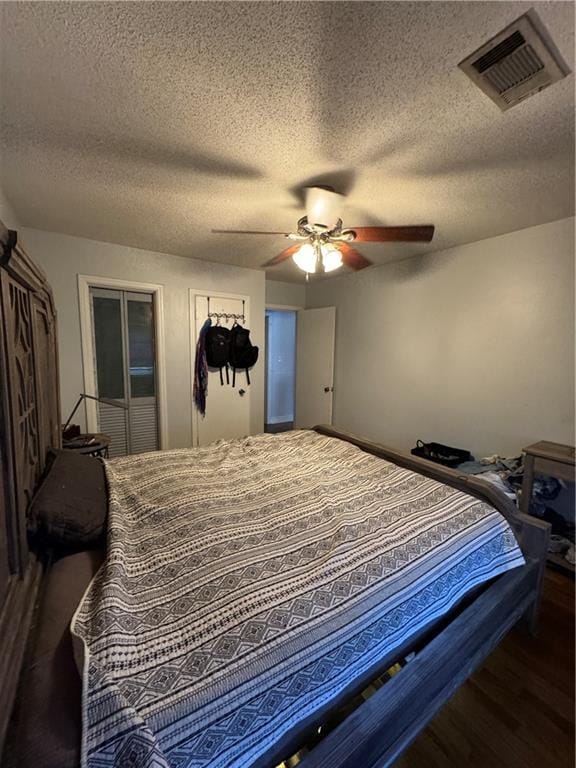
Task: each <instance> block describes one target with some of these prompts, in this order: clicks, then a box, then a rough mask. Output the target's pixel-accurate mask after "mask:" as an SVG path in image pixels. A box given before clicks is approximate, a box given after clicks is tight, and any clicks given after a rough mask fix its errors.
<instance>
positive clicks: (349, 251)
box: [334, 243, 372, 271]
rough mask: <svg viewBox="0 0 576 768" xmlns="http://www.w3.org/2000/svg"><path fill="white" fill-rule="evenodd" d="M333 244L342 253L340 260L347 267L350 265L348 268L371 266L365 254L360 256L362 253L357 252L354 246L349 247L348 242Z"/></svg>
mask: <svg viewBox="0 0 576 768" xmlns="http://www.w3.org/2000/svg"><path fill="white" fill-rule="evenodd" d="M334 245H336V247H337V248H338V250H339V251H340V253H341V254H342V261H343V262H344V264H346V266H347V267H350V269H354V270H356V271H358V270H359V269H364V268H365V267H371V266H372V262H371V261H370V259H367V258H366V256H362V254H361V253H358V251H357V250H356V249H355V248H351V247H350V246H349V245H348V243H338V244H336V243H334Z"/></svg>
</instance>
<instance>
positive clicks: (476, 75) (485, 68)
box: [458, 9, 570, 110]
mask: <svg viewBox="0 0 576 768" xmlns="http://www.w3.org/2000/svg"><path fill="white" fill-rule="evenodd" d="M458 66H459V67H460V69H462V70H463V71H464V72H465V73H466V74H467V75H468V77H469V78H470V79H471V80H473V81H474V82H475V83H476V85H477V86H478V87H479V88H480V89H481V90H482V91H484V93H485V94H486V95H487V96H489V97H490V98H491V99H492V101H493V102H495V103H496V104H498V106H499V107H500V109H501V110H506V109H510V107H513V106H514V105H515V104H518V103H519V102H520V101H522V100H523V99H526V98H528V96H532V95H533V94H535V93H538V91H541V90H542V89H543V88H546V87H547V86H549V85H552V83H556V82H557V81H558V80H562V78H564V77H566V75H567V74H569V73H570V69H569V67H568V66H567V64H566V62H565V61H564V59H563V58H562V56H561V54H560V51H559V50H558V49H557V47H556V45H555V44H554V42H553V41H552V39H551V37H550V35H549V34H548V32H547V31H546V29H545V28H544V25H543V24H542V22H541V21H540V19H539V18H538V16H537V15H536V13H535V11H534V9H530V10H529V11H528V13H525V14H524V15H523V16H520V18H519V19H516V21H514V22H512V24H510V25H509V26H508V27H506V29H503V30H502V32H500V33H499V34H498V35H496V36H495V37H493V38H492V39H491V40H489V41H488V42H487V43H485V44H484V45H482V46H481V47H480V48H478V50H476V51H474V53H472V54H471V55H470V56H468V57H467V58H465V59H464V61H461V62H460V64H458Z"/></svg>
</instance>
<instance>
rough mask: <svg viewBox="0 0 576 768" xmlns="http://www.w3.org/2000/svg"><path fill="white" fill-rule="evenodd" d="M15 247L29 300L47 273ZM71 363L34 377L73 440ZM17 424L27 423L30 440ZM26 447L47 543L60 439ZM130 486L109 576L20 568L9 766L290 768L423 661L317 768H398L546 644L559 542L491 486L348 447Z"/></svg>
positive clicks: (361, 444) (209, 466) (192, 465)
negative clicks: (506, 655) (488, 662)
mask: <svg viewBox="0 0 576 768" xmlns="http://www.w3.org/2000/svg"><path fill="white" fill-rule="evenodd" d="M1 234H2V237H3V240H2V242H3V244H4V257H3V267H2V269H1V270H0V273H1V274H0V279H1V280H2V281H4V280H6V279H7V278H6V275H8V276H9V277H10V279H12V280H13V279H15V278H14V275H16V274H17V273H18V270H17V268H16V267H15V265H17V264H18V262H19V261H21V260H23V259H24V258H25V254H23V252H22V250H21V249H19V248H18V246H17V241H16V238H15V236H14V235H13V234H12V235H10V234H9V233H7V232H6V231H3V232H2V233H1ZM27 262H29V260H27ZM8 269H9V270H10V272H8ZM37 274H38V275H40V273H38V272H37ZM3 287H4V286H3ZM22 290H23V295H24V296H25V299H24V302H25V303H26V301H27V302H28V304H29V305H32V303H33V302H34V301H35V294H36V293H39V292H42V293H43V295H47V296H49V295H50V293H49V287H48V286H47V284H46V281H45V280H44V279H43V278H41V277H38V278H37V280H36V283H34V284H32V283H30V282H29V283H28V285H27V287H26V289H25V291H26V292H25V293H24V289H22ZM26 297H27V298H26ZM46 306H47V307H48V308H49V310H50V317H51V328H52V329H53V327H54V326H53V323H54V318H55V316H54V312H53V307H52V304H51V302H47V304H46ZM2 309H3V318H2V319H3V327H4V329H6V328H7V327H9V326H10V322H11V318H10V315H9V312H10V305H9V304H6V303H5V304H3V305H2ZM4 335H5V330H4ZM30 338H31V339H32V342H34V336H33V335H32V334H31V337H30ZM48 341H49V344H50V346H49V347H48V348H49V350H51V352H50V354H49V355H48V354H46V344H45V348H44V351H43V352H42V354H40V352H39V351H38V352H37V351H36V347H35V346H34V343H31V345H30V349H29V353H28V354H29V360H30V371H32V373H31V374H30V377H31V378H30V381H31V382H32V384H34V382H35V381H38V376H39V375H40V373H37V374H36V379H34V373H33V372H34V366H36V367H37V369H38V371H40V370H41V371H42V374H41V375H42V376H44V379H43V381H44V387H43V388H42V390H41V388H40V387H39V386H38V385H37V384H35V385H34V386H32V387H31V388H30V393H31V394H30V398H29V403H30V402H31V403H32V406H33V407H32V410H31V411H30V407H29V408H28V411H29V412H31V413H32V414H33V416H34V419H36V421H34V419H32V427H33V426H34V424H36V423H39V420H42V419H43V420H44V422H45V423H51V422H50V419H52V422H55V423H56V424H57V423H58V422H59V418H58V415H57V400H58V398H57V397H46V395H45V393H46V391H48V390H49V391H50V392H51V393H52V392H56V393H57V391H58V389H57V386H58V385H57V377H56V372H55V366H54V360H55V359H56V347H55V334H54V333H53V331H52V336H51V337H48ZM49 361H51V362H50V367H48V362H49ZM5 370H6V369H5ZM8 384H9V382H8ZM4 385H5V386H6V382H4ZM41 391H42V392H44V395H43V397H42V401H40V400H39V398H38V397H37V393H40V392H41ZM17 407H19V406H18V401H17V400H14V401H13V400H10V401H9V402H7V401H4V403H3V408H4V410H3V416H4V419H5V420H6V421H7V422H8V423H11V424H12V425H13V426H14V425H15V424H21V423H22V417H21V416H19V415H18V413H17V412H16V411H15V408H17ZM29 420H30V419H29ZM14 435H16V436H17V431H16V430H13V432H12V433H11V434H8V435H5V436H4V437H3V439H4V440H5V441H6V443H5V445H4V446H3V453H2V455H3V457H4V456H6V455H7V453H10V454H11V455H12V457H13V458H12V461H13V466H14V467H18V466H20V465H22V466H25V467H32V470H28V474H25V475H24V474H22V473H21V474H20V475H18V473H15V472H7V471H4V474H3V477H4V485H3V493H4V494H5V498H7V497H8V493H10V494H11V497H12V498H15V497H16V496H18V497H19V498H22V503H21V506H20V507H19V508H13V513H14V514H15V515H16V518H17V519H18V521H19V525H20V526H21V529H23V528H25V526H26V514H27V512H28V513H29V509H30V501H31V499H32V493H33V491H34V490H35V488H36V486H37V484H38V481H39V479H40V477H41V475H42V472H43V467H44V462H45V455H46V452H47V449H48V448H49V447H50V446H51V445H52V446H54V445H57V442H58V436H57V430H53V431H52V434H51V435H50V436H49V438H47V439H46V440H45V441H44V442H43V443H40V441H39V439H38V430H34V429H31V431H30V435H29V438H30V439H34V440H35V441H36V443H35V451H34V452H33V456H32V459H31V453H30V450H29V447H28V449H27V451H24V446H23V444H21V443H18V441H17V440H15V438H14ZM94 461H96V460H94ZM223 467H224V468H225V471H223ZM106 474H107V481H108V483H107V494H108V497H107V502H108V508H109V519H108V530H107V545H106V552H105V553H103V552H94V551H93V552H79V553H77V554H76V555H72V556H69V557H62V558H60V559H58V560H57V561H56V562H54V563H53V564H52V563H51V556H50V554H49V553H47V552H45V551H42V550H41V548H38V546H37V545H36V550H35V551H34V550H32V551H31V550H30V548H29V546H28V545H27V544H26V542H25V540H24V541H22V539H20V544H21V546H22V548H23V549H24V554H23V560H22V561H21V562H20V563H18V562H17V561H15V560H14V559H12V560H10V558H8V557H6V558H5V560H6V567H7V568H8V569H10V568H12V569H14V568H16V569H15V570H13V571H12V576H11V579H12V583H14V584H16V585H17V586H18V588H19V590H20V595H21V596H20V597H19V602H14V599H13V598H12V597H10V596H9V599H10V600H12V602H10V603H7V602H6V601H5V603H4V606H3V612H2V614H0V616H2V617H6V616H7V613H8V610H9V609H10V610H11V614H10V616H11V621H8V620H5V621H4V624H3V623H2V621H1V620H0V641H1V642H2V649H3V650H4V649H5V648H6V647H7V644H10V649H11V654H12V656H11V658H12V659H13V660H15V663H13V664H12V665H9V666H8V665H4V667H3V668H2V669H0V675H4V678H2V677H1V676H0V686H2V687H1V688H0V689H1V690H2V691H3V697H2V709H1V710H0V713H1V715H2V717H1V718H0V726H1V728H2V731H1V733H2V735H5V734H6V731H7V726H8V722H9V721H10V718H11V727H10V739H8V740H7V745H6V750H5V756H6V760H7V761H9V762H7V764H10V762H11V763H12V764H14V765H19V766H27V765H39V764H41V765H50V766H51V765H59V766H60V768H65V767H66V766H67V765H77V764H78V761H79V760H80V759H81V760H82V764H84V765H89V766H96V765H98V766H107V765H124V764H126V765H133V766H141V767H142V768H148V767H149V766H152V765H155V766H172V765H179V766H180V765H182V766H184V765H185V766H194V767H195V768H200V767H202V768H216V766H220V767H221V768H224V766H237V767H238V766H274V765H277V764H278V763H280V761H282V760H284V759H286V758H287V757H289V756H290V755H291V754H293V753H295V752H296V751H297V750H298V749H299V747H300V746H301V745H302V744H303V743H307V742H309V741H310V737H311V735H312V734H315V733H316V732H317V731H318V728H319V727H321V726H322V725H323V724H324V723H325V722H326V721H327V720H328V719H330V717H331V715H332V713H333V712H334V710H335V709H336V708H339V707H342V705H343V704H345V703H346V701H348V700H350V698H352V697H354V696H355V695H356V694H357V693H358V691H359V690H361V689H362V688H363V687H364V686H365V685H366V684H367V683H368V682H369V681H370V680H371V679H372V678H374V677H377V676H378V675H380V674H381V673H382V672H384V670H386V669H387V668H388V667H390V665H391V664H392V663H394V662H395V661H397V660H399V659H406V658H409V659H410V661H409V662H408V663H407V664H406V665H405V666H404V667H403V668H402V671H401V672H400V673H398V674H397V675H395V676H394V677H393V678H392V679H391V680H390V681H389V682H388V683H387V684H386V685H385V686H383V687H382V688H380V689H378V691H377V692H376V693H375V694H374V696H372V697H371V698H370V699H369V700H368V701H366V702H365V703H363V704H362V705H361V706H360V707H359V708H357V709H356V710H354V711H353V712H352V713H351V714H350V715H349V716H348V717H347V718H346V719H345V720H344V721H343V722H341V723H340V725H338V727H336V728H334V729H333V730H332V731H331V732H330V733H329V734H328V735H327V736H326V737H325V738H323V739H322V740H321V741H320V742H319V743H317V744H315V746H314V747H313V748H312V749H311V750H310V751H309V752H308V754H307V755H306V756H305V757H304V758H303V760H302V762H301V763H300V764H301V765H303V766H304V767H305V768H311V767H312V766H327V765H330V766H333V767H338V766H342V768H344V766H347V767H349V768H352V766H359V765H362V766H366V767H367V768H368V766H383V765H390V764H391V763H392V762H393V761H394V759H395V758H396V757H397V756H398V755H399V754H400V753H401V752H402V751H403V749H404V748H405V747H406V746H407V745H408V744H409V743H410V742H411V741H412V740H413V739H414V738H415V736H416V735H417V733H418V732H419V731H420V730H421V729H422V728H423V727H424V726H425V724H426V723H427V722H428V721H429V720H430V719H431V718H432V717H433V716H434V714H435V713H436V712H437V711H438V709H439V708H440V707H441V706H442V704H443V703H444V702H445V701H446V700H447V699H448V698H449V696H450V695H451V694H452V693H453V691H454V690H455V689H456V688H457V686H458V685H460V684H461V683H462V682H463V681H464V680H465V679H466V677H467V676H468V675H469V674H471V673H472V671H473V670H474V669H475V668H476V667H477V666H478V665H479V664H480V663H481V662H482V660H483V659H484V658H485V657H486V656H487V655H488V654H489V653H490V651H491V650H492V649H493V648H494V646H495V645H496V644H497V643H498V641H499V640H500V639H501V637H502V636H503V635H504V634H505V633H506V632H507V631H508V630H509V629H510V628H512V627H513V626H514V625H515V624H516V623H518V622H519V621H524V622H525V624H526V626H527V627H528V629H531V630H532V631H533V630H534V629H535V626H536V620H537V611H538V603H539V598H540V589H541V581H542V575H543V568H544V562H545V553H546V545H547V536H548V528H547V526H546V525H545V524H542V523H541V522H540V521H538V520H534V519H532V518H529V517H526V516H524V515H522V514H520V513H519V512H518V511H517V510H516V509H515V508H514V507H513V506H512V505H511V504H510V502H509V501H508V500H507V499H506V498H505V497H504V496H501V495H500V494H499V493H498V492H497V491H496V490H494V489H493V487H492V486H489V485H488V484H485V483H483V482H482V481H481V480H478V479H476V478H473V477H466V476H464V477H463V476H461V475H460V474H459V473H458V472H456V471H452V470H448V469H445V468H442V467H439V466H438V465H434V464H431V463H429V462H427V461H425V460H421V459H417V458H416V457H412V456H409V455H405V454H402V453H400V452H397V451H395V450H393V449H390V448H386V447H384V446H380V445H376V444H373V443H370V442H368V441H365V440H362V439H359V438H356V437H354V436H351V435H349V434H346V433H343V432H339V431H338V430H335V429H332V428H329V427H317V428H316V429H315V430H314V431H301V432H300V431H299V432H293V433H289V434H288V435H286V436H271V435H268V436H264V435H263V436H255V437H251V438H246V439H245V440H243V441H234V442H231V443H225V444H219V445H217V446H213V447H208V448H205V449H196V450H187V451H170V452H157V453H155V454H148V455H145V456H142V457H127V458H125V459H118V460H114V461H111V462H109V463H107V464H106ZM22 477H26V478H27V486H26V489H25V491H26V492H25V493H20V491H21V483H22V480H21V478H22ZM63 503H64V500H63ZM24 538H25V537H24ZM12 563H15V565H13V564H12ZM71 620H72V632H71V633H70V631H69V629H68V627H69V625H70V621H71ZM31 627H32V628H33V629H32V631H31ZM73 642H74V651H75V654H74V653H73ZM2 655H3V657H4V658H6V655H5V654H2ZM74 655H75V657H76V661H77V662H78V664H79V667H80V669H81V670H82V676H83V685H81V684H80V676H79V674H78V672H77V670H78V666H76V665H75V659H74ZM18 679H19V686H20V687H19V693H18V695H16V681H17V680H18ZM3 682H4V685H2V683H3ZM47 700H49V701H52V702H53V706H51V707H47V706H46V702H47ZM81 725H82V726H83V727H82V728H81ZM81 731H82V737H81ZM316 741H317V739H316ZM39 755H40V756H41V757H39ZM39 760H43V762H38V761H39Z"/></svg>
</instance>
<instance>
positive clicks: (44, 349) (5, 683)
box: [0, 223, 549, 768]
mask: <svg viewBox="0 0 576 768" xmlns="http://www.w3.org/2000/svg"><path fill="white" fill-rule="evenodd" d="M0 320H1V323H0V328H1V331H0V468H1V472H0V500H1V502H2V507H1V510H0V512H1V518H2V519H1V520H0V755H1V754H2V747H3V742H4V737H5V735H6V730H7V726H8V722H9V718H10V714H11V712H12V709H13V706H14V699H15V693H16V686H17V681H18V677H19V673H20V670H21V666H22V660H23V658H24V652H25V648H26V643H27V638H28V634H29V631H30V626H31V622H32V618H33V614H34V606H35V604H37V601H38V596H39V594H40V592H41V582H42V577H43V570H44V569H43V567H42V565H41V564H40V563H39V561H38V559H37V558H36V557H35V556H34V555H33V554H32V553H31V552H30V551H29V548H28V545H27V540H26V511H27V507H28V504H29V501H30V499H31V497H32V494H33V491H34V488H35V487H36V486H37V484H38V481H39V479H40V477H41V475H42V472H43V469H44V463H45V457H46V452H47V449H48V448H49V447H59V445H60V412H59V384H58V366H57V360H58V353H57V345H56V326H55V322H56V314H55V311H54V305H53V301H52V294H51V291H50V287H49V285H48V283H47V281H46V278H45V277H44V275H43V274H42V272H41V271H40V270H39V269H38V268H37V267H36V266H35V265H34V264H33V263H32V261H31V260H30V259H29V258H28V257H27V256H26V254H25V253H24V251H23V250H22V248H21V247H20V246H19V245H18V242H17V237H16V233H15V232H9V231H8V230H7V229H6V228H5V227H4V226H3V225H2V224H1V223H0ZM316 431H318V432H319V433H321V434H324V435H328V436H332V437H336V438H339V439H341V440H346V441H347V442H350V443H353V444H354V445H357V446H358V447H359V448H361V449H362V450H364V451H367V452H368V453H371V454H373V455H375V456H379V457H381V458H383V459H387V460H388V461H391V462H393V463H395V464H398V465H400V466H403V467H407V468H409V469H412V470H414V471H416V472H419V473H421V474H423V475H426V476H428V477H431V478H434V479H436V480H439V481H441V482H443V483H446V484H448V485H451V486H453V487H455V488H458V489H459V490H463V491H465V492H466V493H469V494H471V495H473V496H476V497H478V498H479V499H482V500H484V501H486V502H488V503H490V504H491V505H492V506H494V507H495V508H496V509H498V510H499V511H500V512H501V513H502V514H503V515H504V516H505V517H506V518H507V520H508V521H509V523H510V525H511V526H512V528H513V529H514V531H515V533H516V536H517V538H518V541H519V543H520V546H521V548H522V551H523V553H524V555H525V557H526V560H527V564H526V566H524V567H522V568H517V569H515V570H513V571H511V572H509V573H507V574H505V575H503V576H500V577H499V578H497V579H495V580H494V581H493V582H492V583H491V584H490V585H488V586H487V588H485V589H483V590H482V591H480V593H479V594H478V595H477V596H476V597H474V599H473V600H472V601H471V602H469V604H468V605H467V606H466V605H464V606H461V607H460V609H459V610H458V611H456V612H455V613H454V614H451V615H450V616H449V617H448V618H447V619H445V620H443V621H442V622H440V624H439V625H435V626H434V627H433V628H432V629H431V632H429V633H428V634H427V635H426V636H419V637H418V638H415V639H413V640H411V641H410V643H408V644H407V645H406V646H404V647H403V648H401V649H396V650H395V651H394V653H393V654H391V655H390V657H389V658H385V659H382V661H381V663H380V664H379V665H378V667H379V669H378V670H373V672H374V674H373V677H376V676H377V675H378V674H380V673H381V672H382V671H384V670H385V669H386V668H387V667H388V666H390V664H391V663H393V662H395V661H396V660H397V659H398V658H399V656H402V655H407V654H409V653H412V652H415V657H414V658H413V659H412V660H411V661H410V662H409V663H408V664H407V665H406V666H405V667H404V668H403V669H402V670H401V672H399V673H398V674H397V675H395V676H394V677H393V678H392V680H391V681H390V682H388V683H387V684H386V685H385V686H383V687H382V688H380V689H379V690H378V691H377V692H376V693H375V694H374V695H373V696H372V697H371V698H370V699H369V700H368V701H366V702H365V703H364V704H362V705H361V706H360V707H359V708H358V709H357V710H355V711H354V712H353V713H352V714H351V715H349V716H348V717H347V718H346V719H345V720H344V721H343V722H342V723H341V725H340V726H338V727H337V728H336V729H335V730H334V731H332V732H331V733H329V734H328V735H327V736H326V737H325V738H324V740H323V741H321V742H320V743H319V744H318V745H317V746H316V747H314V749H312V750H311V752H309V754H307V755H306V756H305V757H304V759H303V760H302V762H301V763H300V765H301V766H302V768H326V766H330V768H360V767H361V768H376V766H386V765H390V764H391V763H392V762H393V761H394V760H395V759H396V758H397V757H398V756H399V755H400V753H401V752H402V751H403V750H404V749H405V748H406V747H407V746H408V745H409V744H410V743H411V741H413V739H414V738H415V737H416V736H417V735H418V733H419V732H420V731H421V730H422V729H423V728H424V727H425V725H426V724H427V723H428V722H429V721H430V720H431V718H432V717H434V715H435V714H436V712H437V711H438V710H439V709H440V707H441V706H442V705H443V704H444V703H445V702H446V701H447V699H448V698H450V696H451V695H452V694H453V693H454V691H455V690H456V688H457V687H458V686H459V685H461V683H463V682H464V681H465V680H466V678H467V677H468V676H469V675H470V674H471V673H472V672H473V671H474V670H475V669H476V668H477V667H478V666H479V665H480V664H481V663H482V662H483V660H484V659H485V658H486V657H487V656H488V654H489V653H490V652H491V651H492V650H493V648H494V647H495V646H496V645H497V643H498V642H499V641H500V639H501V638H502V637H503V636H504V635H505V634H506V633H507V632H508V631H509V630H510V629H511V628H512V627H513V626H514V625H515V624H516V623H517V622H519V621H520V620H524V621H525V623H526V625H527V627H528V628H529V629H530V630H531V631H534V630H535V626H536V619H537V614H538V606H539V601H540V593H541V588H542V578H543V573H544V567H545V560H546V552H547V545H548V535H549V526H548V525H547V524H546V523H543V522H541V521H540V520H537V519H535V518H532V517H528V516H526V515H524V514H521V513H520V512H519V511H518V510H517V509H516V507H515V506H514V505H513V504H512V503H511V502H510V501H509V500H508V499H507V498H506V497H505V496H503V495H502V494H501V493H500V492H499V491H497V490H496V489H495V488H494V487H493V486H491V485H489V484H488V483H486V482H483V481H481V480H479V479H478V478H476V477H471V476H468V475H463V474H461V473H459V472H457V471H454V470H450V469H446V468H444V467H442V466H439V465H437V464H432V463H431V462H428V461H425V460H423V459H419V458H416V457H414V456H410V455H407V454H404V453H401V452H399V451H395V450H393V449H391V448H386V447H385V446H382V445H377V444H376V443H371V442H368V441H366V440H361V439H359V438H357V437H354V436H353V435H349V434H347V433H345V432H341V431H339V430H336V429H333V428H331V427H325V426H320V427H316ZM366 682H367V681H359V688H360V689H361V688H362V687H364V685H365V684H366ZM357 692H358V691H357V690H356V691H352V690H351V691H349V692H348V693H350V694H352V695H354V694H355V693H357ZM325 714H326V713H320V714H319V715H318V717H322V716H324V715H325ZM317 720H318V718H317V717H315V721H317ZM317 724H318V723H317V722H315V723H312V722H309V723H306V724H304V725H303V726H302V727H299V729H298V734H297V735H300V737H301V736H302V735H303V734H304V733H305V732H306V729H307V728H310V727H311V726H314V727H317ZM291 741H292V739H291V738H290V739H287V740H285V741H283V742H282V743H281V744H279V745H278V750H276V749H275V750H274V752H275V753H276V751H278V755H276V754H274V756H273V755H272V754H267V755H266V759H264V760H262V761H259V763H258V764H259V765H273V764H274V762H273V761H272V758H273V757H274V758H276V757H278V760H277V761H276V762H279V761H280V760H281V759H283V758H284V757H286V755H288V754H291V752H290V749H289V747H290V746H293V745H292V744H291ZM300 743H301V742H300ZM296 748H297V747H296ZM296 748H295V749H294V750H293V751H294V752H295V751H296ZM0 762H1V760H0Z"/></svg>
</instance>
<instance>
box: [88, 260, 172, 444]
mask: <svg viewBox="0 0 576 768" xmlns="http://www.w3.org/2000/svg"><path fill="white" fill-rule="evenodd" d="M90 288H112V289H116V290H120V291H136V292H138V291H140V292H141V293H151V294H152V295H153V297H154V302H153V303H154V331H155V334H154V342H155V346H156V349H155V352H156V369H157V370H156V373H157V376H156V381H157V391H156V397H157V409H158V422H159V424H158V437H159V442H160V450H162V451H165V450H166V449H167V448H168V411H167V404H168V400H167V397H166V351H165V343H164V286H163V285H159V284H156V283H139V282H135V281H134V280H120V279H118V278H115V277H100V276H98V275H78V302H79V308H80V340H81V344H82V367H83V370H84V392H85V393H86V394H87V395H94V396H96V368H95V365H94V362H95V355H94V344H93V342H92V313H91V309H90ZM84 403H85V406H86V428H87V431H88V432H95V431H96V429H97V425H98V414H97V410H96V401H95V400H88V399H86V400H85V401H84Z"/></svg>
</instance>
